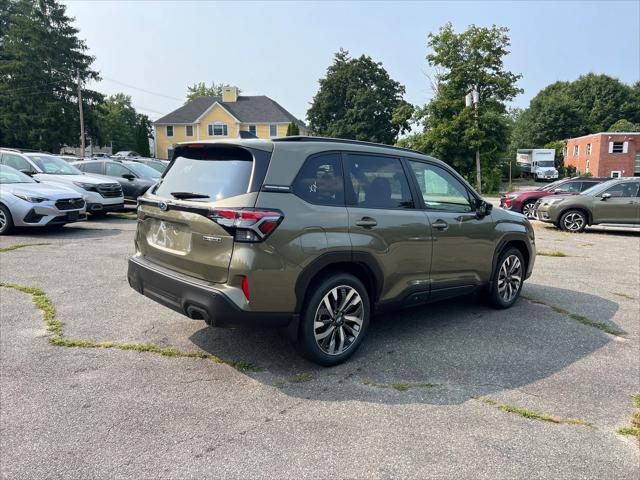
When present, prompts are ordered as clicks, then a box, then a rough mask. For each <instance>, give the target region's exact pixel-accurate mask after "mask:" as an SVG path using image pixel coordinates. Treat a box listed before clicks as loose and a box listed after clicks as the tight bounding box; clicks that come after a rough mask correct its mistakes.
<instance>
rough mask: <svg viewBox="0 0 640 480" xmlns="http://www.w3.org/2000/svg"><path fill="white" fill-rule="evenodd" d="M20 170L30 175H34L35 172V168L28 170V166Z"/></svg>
mask: <svg viewBox="0 0 640 480" xmlns="http://www.w3.org/2000/svg"><path fill="white" fill-rule="evenodd" d="M20 172H21V173H24V174H25V175H29V176H30V177H32V176H33V175H34V173H35V172H34V171H33V170H27V169H26V168H25V169H23V170H20Z"/></svg>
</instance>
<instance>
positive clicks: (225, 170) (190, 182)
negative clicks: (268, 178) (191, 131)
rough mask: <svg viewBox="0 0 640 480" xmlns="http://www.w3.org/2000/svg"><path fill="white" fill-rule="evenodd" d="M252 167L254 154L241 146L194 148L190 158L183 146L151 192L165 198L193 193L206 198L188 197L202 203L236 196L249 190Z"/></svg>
mask: <svg viewBox="0 0 640 480" xmlns="http://www.w3.org/2000/svg"><path fill="white" fill-rule="evenodd" d="M253 166H254V161H253V156H252V155H251V153H250V152H249V151H247V150H245V149H242V148H209V149H195V148H194V149H193V156H192V157H191V155H190V152H189V151H188V150H187V151H185V149H182V154H179V155H178V156H176V158H175V159H174V161H173V164H172V165H171V168H169V169H168V170H167V172H166V173H165V176H164V178H163V179H162V180H161V182H160V184H159V185H158V186H157V187H156V189H155V191H154V193H155V194H156V195H159V196H161V197H167V198H171V197H173V196H174V195H172V192H173V193H176V192H180V193H183V194H187V193H195V194H198V196H199V195H204V196H206V198H205V197H203V198H195V197H194V198H189V200H190V201H191V200H193V201H204V202H212V201H216V200H222V199H225V198H229V197H235V196H237V195H242V194H244V193H247V192H249V191H250V187H251V185H250V182H251V176H252V175H251V174H252V171H253ZM183 198H186V197H184V196H183Z"/></svg>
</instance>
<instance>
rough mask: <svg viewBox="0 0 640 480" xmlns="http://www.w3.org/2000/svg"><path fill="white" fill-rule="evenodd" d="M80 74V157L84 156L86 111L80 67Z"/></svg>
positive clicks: (78, 74) (78, 72)
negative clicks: (83, 107)
mask: <svg viewBox="0 0 640 480" xmlns="http://www.w3.org/2000/svg"><path fill="white" fill-rule="evenodd" d="M77 76H78V108H79V109H80V157H81V158H84V111H83V110H82V87H81V85H80V69H78V70H77Z"/></svg>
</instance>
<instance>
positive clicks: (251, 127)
mask: <svg viewBox="0 0 640 480" xmlns="http://www.w3.org/2000/svg"><path fill="white" fill-rule="evenodd" d="M257 132H258V130H257V128H256V126H255V125H249V133H251V134H253V135H255V136H256V137H257V136H258V133H257Z"/></svg>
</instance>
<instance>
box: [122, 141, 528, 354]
mask: <svg viewBox="0 0 640 480" xmlns="http://www.w3.org/2000/svg"><path fill="white" fill-rule="evenodd" d="M343 172H344V175H343ZM138 218H139V220H138V226H137V233H136V237H135V248H136V254H135V255H134V256H133V257H131V258H130V260H129V270H128V279H129V283H130V285H131V286H132V287H133V288H134V289H135V290H137V291H138V292H140V293H142V294H144V295H146V296H148V297H149V298H151V299H153V300H154V301H156V302H159V303H161V304H163V305H165V306H167V307H169V308H172V309H174V310H176V311H178V312H180V313H182V314H184V315H187V316H188V317H191V318H194V319H202V320H205V321H206V322H207V323H208V324H209V325H213V326H217V327H218V326H220V327H224V326H234V325H235V326H249V325H260V326H266V325H271V326H279V327H286V328H287V332H288V334H289V337H290V338H291V340H292V341H293V342H294V344H295V345H297V347H298V348H299V350H300V351H301V352H302V353H303V355H305V356H306V357H307V358H309V359H311V360H312V361H314V362H316V363H318V364H321V365H335V364H338V363H340V362H342V361H344V360H346V359H347V358H349V357H350V356H351V355H352V354H353V353H354V351H355V350H356V349H357V348H358V346H359V344H360V342H361V341H362V339H363V337H364V335H365V333H366V331H367V327H368V325H369V319H370V316H371V314H372V313H373V312H374V311H376V312H380V311H383V310H385V309H386V308H397V307H402V306H409V305H419V304H423V303H427V302H431V301H435V300H442V299H445V298H448V297H454V296H457V295H464V294H469V293H471V292H474V291H481V292H482V294H483V295H484V297H485V298H487V299H488V301H489V302H490V303H491V304H492V305H493V306H495V307H497V308H508V307H510V306H511V305H513V304H514V302H515V301H516V300H517V298H518V296H519V294H520V290H521V288H522V284H523V281H524V280H525V279H526V278H528V277H529V275H530V274H531V271H532V268H533V264H534V260H535V244H534V233H533V228H532V227H531V224H530V223H529V221H528V220H527V219H526V218H525V217H524V216H522V215H520V214H516V213H512V212H508V211H506V210H502V209H495V210H492V206H491V204H490V203H488V202H486V201H484V200H483V199H482V198H481V197H480V196H479V195H478V194H477V193H476V192H475V191H474V190H473V188H472V187H471V186H469V184H468V183H467V182H466V181H465V180H464V179H463V178H462V177H461V176H460V175H458V173H456V172H455V171H454V170H453V169H452V168H451V167H449V166H448V165H446V164H445V163H444V162H441V161H439V160H436V159H434V158H431V157H428V156H425V155H423V154H420V153H418V152H414V151H411V150H406V149H399V148H394V147H389V146H386V145H378V144H370V143H365V142H357V141H349V140H337V139H323V138H313V137H283V138H277V139H272V140H241V139H238V140H226V141H224V142H215V141H213V142H211V141H210V142H206V141H205V142H196V143H186V144H179V145H178V146H176V149H175V155H174V160H173V161H172V163H171V166H170V167H169V168H168V169H167V171H166V172H165V174H164V175H163V178H162V181H161V182H159V183H158V184H157V185H156V186H155V187H153V188H151V189H149V190H148V191H147V192H146V193H145V194H144V195H143V196H142V197H140V199H139V207H138Z"/></svg>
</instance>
